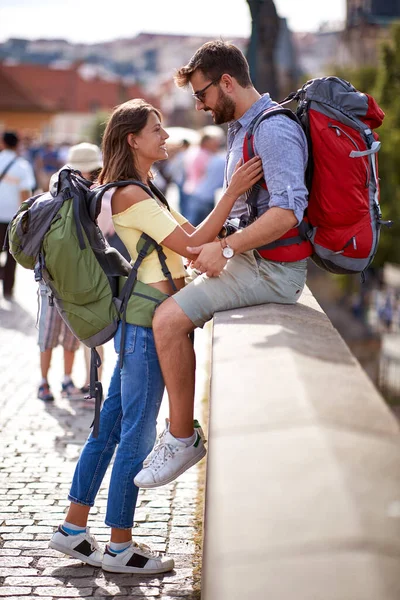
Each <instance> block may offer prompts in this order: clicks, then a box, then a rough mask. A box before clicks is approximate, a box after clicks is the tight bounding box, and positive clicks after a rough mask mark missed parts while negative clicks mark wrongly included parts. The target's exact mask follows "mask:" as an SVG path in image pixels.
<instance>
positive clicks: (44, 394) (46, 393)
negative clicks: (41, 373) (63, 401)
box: [38, 383, 54, 402]
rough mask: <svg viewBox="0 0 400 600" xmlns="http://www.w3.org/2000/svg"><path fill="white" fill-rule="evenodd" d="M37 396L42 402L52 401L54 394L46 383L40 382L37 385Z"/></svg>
mask: <svg viewBox="0 0 400 600" xmlns="http://www.w3.org/2000/svg"><path fill="white" fill-rule="evenodd" d="M38 398H39V400H43V402H53V401H54V396H53V394H52V393H51V390H50V387H49V384H48V383H42V385H40V386H39V389H38Z"/></svg>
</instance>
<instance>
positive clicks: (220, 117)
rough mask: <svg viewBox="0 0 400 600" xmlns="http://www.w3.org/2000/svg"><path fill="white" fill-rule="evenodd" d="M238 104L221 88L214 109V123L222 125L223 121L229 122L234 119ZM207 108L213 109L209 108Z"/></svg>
mask: <svg viewBox="0 0 400 600" xmlns="http://www.w3.org/2000/svg"><path fill="white" fill-rule="evenodd" d="M235 109H236V105H235V103H234V102H233V100H231V98H229V96H226V95H225V94H224V93H223V91H222V90H221V89H219V90H218V101H217V104H216V106H215V108H214V109H213V113H214V123H215V124H216V125H222V123H229V121H233V119H234V115H235ZM207 110H211V109H210V108H208V109H207Z"/></svg>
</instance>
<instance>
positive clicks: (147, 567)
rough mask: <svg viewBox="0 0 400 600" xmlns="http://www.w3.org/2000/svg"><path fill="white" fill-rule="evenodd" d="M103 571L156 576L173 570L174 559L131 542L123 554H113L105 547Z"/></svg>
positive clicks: (143, 545)
mask: <svg viewBox="0 0 400 600" xmlns="http://www.w3.org/2000/svg"><path fill="white" fill-rule="evenodd" d="M102 567H103V570H104V571H111V572H112V573H141V574H142V575H156V574H157V573H166V572H167V571H171V570H172V569H173V568H174V559H173V558H167V557H166V556H162V555H161V554H157V553H155V552H152V551H151V550H150V548H149V547H148V546H146V545H145V544H137V543H136V542H132V544H131V545H130V546H128V548H126V549H125V550H123V552H118V553H117V552H113V551H112V550H110V548H109V547H108V546H106V549H105V552H104V557H103V564H102Z"/></svg>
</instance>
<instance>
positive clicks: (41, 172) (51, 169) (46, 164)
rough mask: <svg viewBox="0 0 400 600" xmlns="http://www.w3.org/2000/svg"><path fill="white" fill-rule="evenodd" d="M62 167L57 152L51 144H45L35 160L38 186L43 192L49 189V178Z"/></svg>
mask: <svg viewBox="0 0 400 600" xmlns="http://www.w3.org/2000/svg"><path fill="white" fill-rule="evenodd" d="M61 166H62V164H61V161H60V159H59V157H58V151H57V149H56V148H55V146H54V145H53V144H52V143H51V142H45V143H44V144H43V145H42V147H41V148H40V150H39V151H38V153H37V155H36V159H35V171H36V173H37V178H38V185H39V187H40V188H41V189H42V190H43V191H44V192H47V190H48V189H49V184H50V179H51V176H52V175H53V174H54V173H56V172H57V171H58V169H59V168H60V167H61Z"/></svg>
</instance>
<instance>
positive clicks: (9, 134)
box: [3, 131, 19, 149]
mask: <svg viewBox="0 0 400 600" xmlns="http://www.w3.org/2000/svg"><path fill="white" fill-rule="evenodd" d="M18 143H19V137H18V136H17V134H16V133H14V132H13V131H5V132H4V133H3V144H4V145H5V146H7V148H10V149H14V148H16V147H17V146H18Z"/></svg>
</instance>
